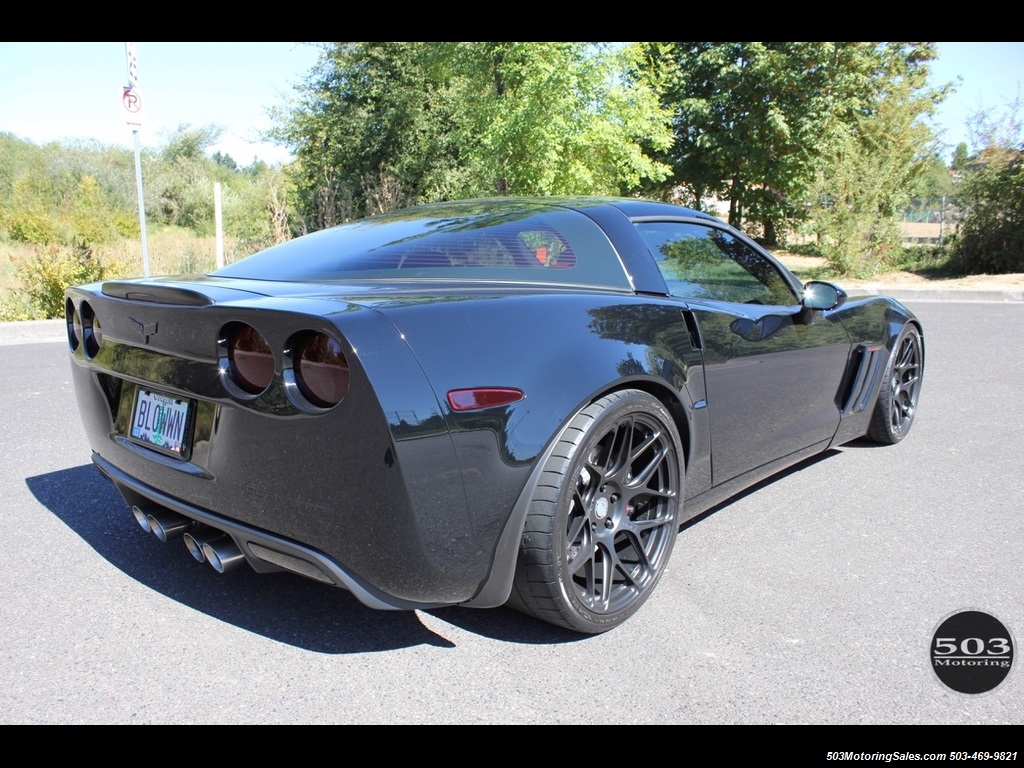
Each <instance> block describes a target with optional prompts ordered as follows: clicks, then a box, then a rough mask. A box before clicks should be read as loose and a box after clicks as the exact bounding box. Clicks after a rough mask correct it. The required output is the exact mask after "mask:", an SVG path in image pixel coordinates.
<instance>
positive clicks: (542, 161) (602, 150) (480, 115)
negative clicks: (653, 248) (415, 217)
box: [435, 42, 671, 196]
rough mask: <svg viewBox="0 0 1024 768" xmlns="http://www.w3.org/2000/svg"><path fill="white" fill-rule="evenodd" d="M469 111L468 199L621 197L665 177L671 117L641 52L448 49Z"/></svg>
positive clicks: (589, 46)
mask: <svg viewBox="0 0 1024 768" xmlns="http://www.w3.org/2000/svg"><path fill="white" fill-rule="evenodd" d="M435 45H437V46H439V47H438V48H437V49H436V50H435V57H437V56H439V57H440V58H441V59H442V60H444V61H447V62H451V65H452V75H453V76H452V83H453V85H452V90H453V92H454V94H455V101H456V103H458V104H459V105H461V107H462V110H463V114H464V119H463V120H461V121H460V125H461V131H460V141H459V143H460V146H461V147H463V148H464V150H463V151H464V153H465V155H466V157H467V160H468V162H469V166H470V168H471V172H472V186H471V188H469V189H467V190H466V192H467V194H474V195H476V194H485V195H486V194H496V195H499V196H500V195H558V194H621V193H627V192H630V191H633V190H636V189H637V188H638V187H639V186H640V184H641V182H643V181H648V180H654V181H657V180H660V179H662V178H664V176H665V175H666V174H667V172H668V168H667V166H665V165H664V164H661V163H659V162H657V161H655V160H653V159H652V158H651V157H650V156H649V155H648V154H646V153H645V152H644V151H643V148H644V146H648V147H653V148H655V149H661V150H665V149H667V148H668V146H669V144H670V141H671V135H670V134H669V132H668V116H669V115H668V112H667V110H665V109H663V108H662V107H661V106H660V105H659V103H658V99H657V93H656V91H655V90H654V89H653V88H652V87H651V85H650V84H649V82H648V81H647V80H646V79H644V78H634V79H633V81H632V82H631V83H629V84H628V86H627V84H626V81H625V80H624V79H623V76H624V74H625V73H626V72H627V71H630V70H632V71H636V69H637V67H636V59H637V56H638V55H639V53H640V49H638V48H637V47H636V46H635V45H630V46H626V47H624V48H622V47H609V46H605V45H602V44H597V43H583V42H491V43H439V44H435Z"/></svg>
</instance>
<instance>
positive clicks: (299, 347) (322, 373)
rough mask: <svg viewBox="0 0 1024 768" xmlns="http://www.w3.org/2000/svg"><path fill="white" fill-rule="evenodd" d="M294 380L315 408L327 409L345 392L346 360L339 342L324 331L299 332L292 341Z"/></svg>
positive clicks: (338, 400)
mask: <svg viewBox="0 0 1024 768" xmlns="http://www.w3.org/2000/svg"><path fill="white" fill-rule="evenodd" d="M291 356H292V367H293V368H294V369H295V383H296V384H297V385H298V387H299V391H300V392H301V393H302V396H303V397H304V398H306V400H308V401H309V402H311V403H312V404H313V405H315V406H317V407H319V408H331V407H333V406H335V405H337V404H338V403H340V402H341V400H342V398H343V397H345V393H346V392H348V360H347V359H346V358H345V353H344V352H343V351H342V349H341V342H339V341H338V340H337V339H334V338H332V337H330V336H328V335H327V334H326V333H319V332H310V333H305V334H303V335H302V336H301V337H300V338H298V339H297V340H296V341H295V342H294V343H293V344H292V355H291Z"/></svg>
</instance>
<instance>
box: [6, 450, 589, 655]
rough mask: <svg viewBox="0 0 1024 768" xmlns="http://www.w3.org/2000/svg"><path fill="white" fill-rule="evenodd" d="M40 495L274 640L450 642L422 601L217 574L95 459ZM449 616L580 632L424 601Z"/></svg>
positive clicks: (318, 644)
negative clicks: (382, 602)
mask: <svg viewBox="0 0 1024 768" xmlns="http://www.w3.org/2000/svg"><path fill="white" fill-rule="evenodd" d="M25 482H26V484H27V485H28V488H29V490H30V491H31V492H32V494H33V495H34V496H35V498H36V499H37V500H38V501H39V502H40V503H41V504H42V505H43V506H45V507H46V508H47V509H48V510H50V512H52V513H53V514H54V515H55V516H56V517H57V518H59V519H60V520H61V521H62V522H63V523H64V524H65V525H66V526H68V528H70V529H71V530H72V531H74V532H75V533H76V534H77V535H78V536H79V537H80V538H81V539H82V540H83V541H84V542H86V543H87V544H88V545H89V546H91V547H92V548H93V550H94V551H95V552H97V553H98V554H99V555H100V556H101V557H103V558H104V559H105V560H107V562H109V563H110V564H111V565H113V566H114V567H115V568H117V569H119V570H120V571H121V572H122V573H124V574H126V575H127V576H129V577H131V578H133V579H135V580H136V581H138V582H139V583H140V584H143V585H145V586H147V587H149V588H150V589H152V590H153V591H155V592H158V593H160V594H162V595H164V596H165V597H167V598H169V599H171V600H174V601H176V602H178V603H180V604H182V605H186V606H188V607H190V608H192V609H193V610H196V611H199V612H201V613H204V614H206V615H208V616H211V617H213V618H215V619H217V620H219V621H224V622H227V623H229V624H233V625H234V626H237V627H239V628H240V629H244V630H246V631H248V632H252V633H254V634H258V635H262V636H264V637H266V638H268V639H270V640H274V641H276V642H279V643H282V644H285V645H290V646H294V647H297V648H303V649H305V650H309V651H314V652H316V653H326V654H352V653H367V652H375V651H377V652H379V651H388V650H395V649H399V648H409V647H415V646H419V645H430V646H435V647H441V648H444V647H449V648H454V647H455V643H453V642H452V641H451V640H449V639H447V638H445V637H442V636H441V635H439V634H438V633H437V632H435V631H433V630H431V629H430V628H429V627H427V626H425V625H424V623H423V621H422V618H421V616H420V612H418V611H376V610H372V609H370V608H367V607H366V606H364V605H363V604H362V603H360V602H359V601H358V600H356V598H355V597H353V596H352V595H351V594H350V593H349V592H347V591H345V590H343V589H338V588H337V587H330V586H327V585H324V584H318V583H317V582H314V581H311V580H309V579H305V578H302V577H301V576H295V575H292V574H288V573H280V574H265V575H260V574H256V573H255V572H253V571H252V570H251V569H249V568H240V569H238V570H235V571H229V572H228V573H225V574H218V573H216V572H215V571H214V570H213V569H212V568H210V567H209V566H208V565H206V564H203V563H199V562H196V561H195V560H194V559H193V558H192V557H191V556H190V555H189V553H188V551H187V549H186V548H185V545H184V543H183V542H181V541H173V542H170V543H168V544H163V543H162V542H160V541H159V540H157V539H156V537H154V536H152V535H150V534H147V533H146V532H145V531H143V530H142V529H141V528H140V527H139V526H138V524H137V523H136V522H135V519H134V518H133V517H132V514H131V511H130V510H129V508H128V506H127V505H126V504H125V502H124V500H123V499H122V498H121V495H120V494H119V493H118V492H117V490H116V489H115V488H114V487H113V486H112V485H111V484H110V482H108V481H107V480H106V478H104V477H103V476H102V475H101V474H100V473H99V471H98V470H97V469H96V468H95V467H94V466H92V465H83V466H80V467H74V468H71V469H64V470H59V471H57V472H50V473H47V474H44V475H37V476H35V477H30V478H27V479H26V481H25ZM426 613H429V614H431V615H434V616H436V617H437V618H439V619H441V620H442V621H445V622H447V623H449V624H451V625H453V626H456V627H459V628H462V629H465V630H466V631H469V632H473V633H475V634H479V635H483V636H486V637H491V638H495V639H499V640H504V641H507V642H517V643H526V644H547V643H565V642H570V641H572V640H577V639H580V638H581V636H580V635H576V634H575V633H571V632H567V631H565V630H560V629H558V628H556V627H552V626H550V625H547V624H544V623H543V622H540V621H537V620H532V619H530V618H529V617H527V616H523V615H521V614H519V613H517V612H514V611H512V610H510V609H507V608H497V609H493V610H468V609H464V608H444V609H439V610H434V611H427V612H426Z"/></svg>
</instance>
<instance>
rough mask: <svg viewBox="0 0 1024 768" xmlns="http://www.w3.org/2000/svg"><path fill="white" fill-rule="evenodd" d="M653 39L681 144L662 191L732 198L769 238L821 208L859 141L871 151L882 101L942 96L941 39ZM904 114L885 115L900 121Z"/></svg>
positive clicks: (915, 109)
mask: <svg viewBox="0 0 1024 768" xmlns="http://www.w3.org/2000/svg"><path fill="white" fill-rule="evenodd" d="M645 45H646V53H647V56H646V58H645V61H644V67H645V69H646V70H647V71H648V72H649V73H650V74H651V76H652V77H654V78H655V79H656V80H657V82H658V83H659V84H660V90H661V94H662V101H663V103H664V104H665V106H666V107H670V108H672V109H673V110H674V131H675V139H676V141H675V144H674V145H673V146H672V148H671V150H670V151H669V152H668V153H667V154H666V155H664V159H665V160H666V161H667V162H668V163H669V164H670V165H671V166H672V170H673V173H672V175H671V176H670V177H669V178H668V179H667V180H666V183H665V184H663V185H661V186H660V188H659V189H658V190H656V191H660V193H661V194H662V195H668V194H680V193H681V194H682V196H683V199H684V200H685V201H686V202H688V203H690V204H692V205H695V206H698V207H699V206H701V205H702V204H703V201H704V199H705V198H707V197H709V196H717V197H719V198H720V199H724V200H728V201H729V221H730V223H731V224H733V225H734V226H737V227H743V228H746V229H753V230H759V233H758V232H754V233H755V234H760V235H761V238H762V239H763V241H764V242H766V243H767V244H769V245H774V244H776V242H777V241H778V237H779V234H780V231H781V229H782V225H783V222H784V220H785V219H787V218H790V217H793V216H801V215H803V214H805V213H808V212H810V210H811V209H812V208H813V202H814V199H815V197H816V196H819V195H820V194H821V193H822V192H823V190H822V184H821V180H822V172H823V169H824V168H826V167H828V166H829V165H830V164H831V163H836V162H850V161H851V160H850V158H851V155H850V153H851V151H852V150H853V149H854V147H855V145H856V143H857V142H861V141H864V142H865V145H864V148H865V151H866V150H867V149H868V145H869V144H870V143H871V142H872V141H873V140H874V139H873V138H872V135H871V132H870V131H868V130H867V129H866V125H867V120H868V119H869V118H872V117H873V116H876V115H879V114H880V112H881V109H880V103H881V102H882V101H888V102H890V103H891V104H893V103H895V102H896V101H898V100H899V99H904V102H903V106H905V107H907V110H906V114H908V115H910V116H912V117H913V118H914V119H916V117H918V116H920V115H922V114H924V113H925V112H926V111H927V109H928V108H929V107H930V105H931V104H932V103H933V99H934V98H937V97H938V96H939V95H940V94H939V93H938V92H935V93H933V92H929V91H927V89H925V87H924V83H925V81H926V76H927V68H926V67H925V63H926V62H927V61H928V60H929V59H931V58H933V57H934V47H933V44H931V43H858V42H712V43H708V42H671V43H647V44H645ZM922 91H924V92H925V93H924V95H922ZM907 100H909V101H907ZM895 111H896V110H895V109H894V108H892V109H889V110H888V113H887V117H886V118H884V119H885V120H886V121H888V122H889V124H890V125H894V124H895V123H896V122H897V121H896V119H895ZM851 140H853V143H851ZM873 150H874V151H875V152H888V151H889V149H888V148H887V147H886V146H885V145H884V143H878V144H876V145H875V146H874V147H873ZM858 151H859V150H858ZM894 154H900V156H902V145H901V147H900V149H899V150H898V151H896V150H894ZM842 175H844V176H846V177H848V178H849V174H845V173H844V174H842ZM840 191H842V190H837V191H833V192H832V193H830V197H829V200H830V201H831V202H834V201H835V199H836V195H837V192H840ZM831 202H830V204H831ZM809 203H812V205H811V206H810V207H809V206H808V204H809Z"/></svg>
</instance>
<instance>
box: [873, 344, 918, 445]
mask: <svg viewBox="0 0 1024 768" xmlns="http://www.w3.org/2000/svg"><path fill="white" fill-rule="evenodd" d="M923 378H924V346H923V345H922V343H921V334H920V333H919V332H918V330H917V328H916V327H915V326H913V325H907V326H905V327H904V328H903V330H902V331H901V332H900V336H899V338H898V339H897V341H896V346H895V347H894V348H893V351H892V357H891V358H890V360H889V367H888V369H887V370H886V375H885V380H884V381H883V382H882V388H881V391H880V392H879V393H878V405H877V406H876V408H875V413H874V416H873V418H872V421H871V428H870V430H869V432H868V436H869V437H870V438H871V439H872V440H874V441H876V442H879V443H887V444H890V445H891V444H894V443H898V442H899V441H900V440H902V439H903V438H904V437H906V436H907V434H908V433H909V432H910V427H911V425H912V424H913V423H914V415H915V414H916V412H917V401H918V398H919V397H920V394H921V382H922V381H923Z"/></svg>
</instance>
